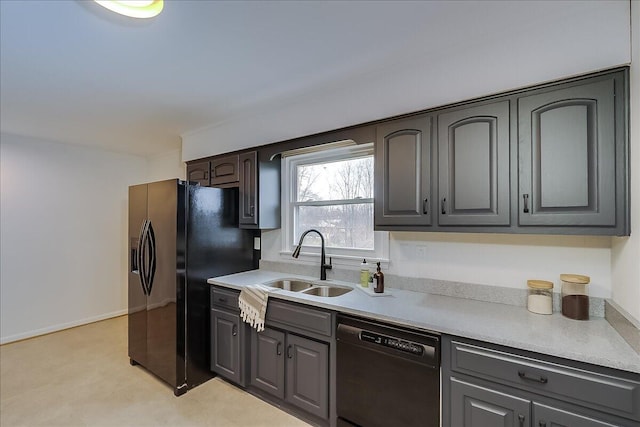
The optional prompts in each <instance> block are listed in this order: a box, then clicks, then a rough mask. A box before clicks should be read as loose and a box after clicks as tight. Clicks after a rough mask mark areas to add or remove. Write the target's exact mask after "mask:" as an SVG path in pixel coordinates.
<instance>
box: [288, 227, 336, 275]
mask: <svg viewBox="0 0 640 427" xmlns="http://www.w3.org/2000/svg"><path fill="white" fill-rule="evenodd" d="M311 232H314V233H317V234H318V236H320V242H321V244H322V246H321V249H320V280H327V270H331V269H332V268H333V266H332V265H331V257H329V264H327V260H326V255H325V249H324V236H323V235H322V233H320V232H319V231H318V230H316V229H315V228H311V229H309V230H307V231H305V232H304V233H302V235H301V236H300V241H299V242H298V246H296V247H295V249H294V250H293V252H292V253H291V256H292V257H294V258H298V257H299V256H300V250H301V249H302V241H303V240H304V238H305V237H306V236H307V234H309V233H311Z"/></svg>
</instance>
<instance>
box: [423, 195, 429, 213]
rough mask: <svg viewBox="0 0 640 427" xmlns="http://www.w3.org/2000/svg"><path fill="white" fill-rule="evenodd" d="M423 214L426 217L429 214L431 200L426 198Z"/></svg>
mask: <svg viewBox="0 0 640 427" xmlns="http://www.w3.org/2000/svg"><path fill="white" fill-rule="evenodd" d="M422 213H423V214H424V215H426V214H428V213H429V199H427V198H425V199H424V201H423V202H422Z"/></svg>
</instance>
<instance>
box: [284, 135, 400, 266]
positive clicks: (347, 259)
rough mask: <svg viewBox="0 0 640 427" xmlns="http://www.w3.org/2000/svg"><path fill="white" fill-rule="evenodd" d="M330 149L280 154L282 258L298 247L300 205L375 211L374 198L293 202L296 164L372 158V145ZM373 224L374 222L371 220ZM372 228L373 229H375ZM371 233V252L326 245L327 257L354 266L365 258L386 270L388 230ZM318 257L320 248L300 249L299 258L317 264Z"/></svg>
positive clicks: (288, 255) (323, 148)
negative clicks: (358, 207) (364, 206)
mask: <svg viewBox="0 0 640 427" xmlns="http://www.w3.org/2000/svg"><path fill="white" fill-rule="evenodd" d="M327 145H329V147H313V148H314V149H306V150H304V151H303V152H302V153H301V154H292V155H286V154H285V155H283V156H282V159H281V162H282V165H281V166H282V176H281V189H282V191H281V194H282V200H281V202H282V209H281V215H282V235H281V240H282V249H281V252H280V254H281V256H282V258H288V259H290V257H291V253H292V252H293V249H294V248H295V246H296V245H297V242H294V241H293V239H294V235H295V229H294V227H295V210H296V208H297V207H299V206H330V205H338V204H340V205H343V204H349V203H353V204H356V203H363V202H365V203H371V204H372V211H374V210H375V208H374V203H375V201H374V198H373V197H371V198H366V199H346V200H331V201H312V202H299V201H297V200H294V199H295V198H296V197H297V190H298V188H297V185H298V183H297V167H298V166H299V165H306V164H317V163H329V162H332V161H339V160H348V159H357V158H362V157H366V156H374V144H373V143H367V144H355V143H352V144H350V145H347V146H340V147H338V148H335V147H331V145H332V144H327ZM372 223H373V221H372ZM374 227H375V226H374ZM373 233H374V247H373V249H358V248H340V247H330V243H331V242H325V245H326V255H327V256H330V257H332V259H333V261H334V264H337V265H345V266H353V265H358V266H359V265H360V263H361V262H362V260H363V259H364V258H366V259H367V262H369V263H374V262H378V261H379V262H381V263H383V264H384V266H385V267H386V266H387V265H388V262H389V233H388V232H387V231H375V229H374V230H373ZM319 254H320V248H319V247H316V246H308V245H304V244H303V246H302V250H301V252H300V257H299V258H300V259H302V260H305V261H309V262H317V260H318V256H319Z"/></svg>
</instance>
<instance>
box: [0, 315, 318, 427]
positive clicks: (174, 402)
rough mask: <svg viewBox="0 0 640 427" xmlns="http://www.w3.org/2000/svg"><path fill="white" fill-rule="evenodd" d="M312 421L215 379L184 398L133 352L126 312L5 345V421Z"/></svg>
mask: <svg viewBox="0 0 640 427" xmlns="http://www.w3.org/2000/svg"><path fill="white" fill-rule="evenodd" d="M307 425H308V424H306V423H304V422H302V421H300V420H298V419H297V418H295V417H292V416H291V415H288V414H287V413H285V412H282V411H281V410H279V409H277V408H275V407H273V406H271V405H269V404H267V403H264V402H262V401H261V400H259V399H257V398H255V397H254V396H251V395H250V394H248V393H245V392H243V391H242V390H240V389H238V388H236V387H234V386H232V385H230V384H228V383H226V382H224V381H222V380H220V379H218V378H214V379H213V380H210V381H208V382H206V383H205V384H202V385H200V386H198V387H196V388H194V389H193V390H191V391H189V392H188V393H186V394H185V395H183V396H181V397H179V398H176V397H175V396H174V395H173V391H172V389H171V388H170V387H169V386H167V385H165V384H164V383H162V382H161V381H160V380H158V379H156V377H154V376H153V375H151V374H149V373H148V372H146V371H145V370H144V369H142V368H140V367H139V366H135V367H133V366H131V365H129V358H128V357H127V318H126V316H124V317H118V318H115V319H109V320H105V321H102V322H97V323H93V324H90V325H85V326H80V327H77V328H73V329H68V330H65V331H61V332H56V333H54V334H50V335H45V336H42V337H37V338H32V339H29V340H25V341H21V342H16V343H11V344H5V345H3V346H0V426H1V427H13V426H69V427H73V426H243V427H244V426H264V427H270V426H274V427H276V426H277V427H288V426H291V427H294V426H307Z"/></svg>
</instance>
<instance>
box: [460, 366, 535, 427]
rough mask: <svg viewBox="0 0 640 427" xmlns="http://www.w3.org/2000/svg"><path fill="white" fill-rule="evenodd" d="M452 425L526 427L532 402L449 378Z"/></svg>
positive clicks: (467, 426)
mask: <svg viewBox="0 0 640 427" xmlns="http://www.w3.org/2000/svg"><path fill="white" fill-rule="evenodd" d="M450 381H451V425H452V426H458V427H495V426H504V427H525V426H529V425H530V422H531V421H530V418H529V412H530V406H531V402H530V401H529V400H526V399H521V398H519V397H516V396H512V395H509V394H506V393H501V392H499V391H496V390H492V389H489V388H486V387H481V386H479V385H475V384H471V383H468V382H465V381H461V380H458V379H457V378H451V379H450Z"/></svg>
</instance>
